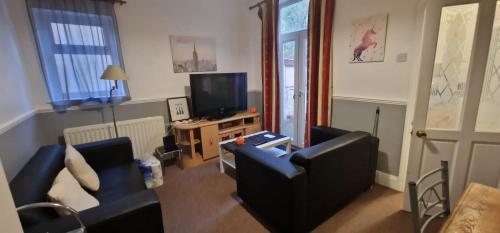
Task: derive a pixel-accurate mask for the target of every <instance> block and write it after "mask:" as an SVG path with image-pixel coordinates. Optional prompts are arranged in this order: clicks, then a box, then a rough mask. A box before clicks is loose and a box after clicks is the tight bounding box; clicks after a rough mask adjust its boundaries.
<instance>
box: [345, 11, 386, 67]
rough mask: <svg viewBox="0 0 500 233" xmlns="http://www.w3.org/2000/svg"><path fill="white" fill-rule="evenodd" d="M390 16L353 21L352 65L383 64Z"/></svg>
mask: <svg viewBox="0 0 500 233" xmlns="http://www.w3.org/2000/svg"><path fill="white" fill-rule="evenodd" d="M388 18H389V16H388V14H383V15H375V16H371V17H367V18H364V19H360V20H356V21H353V23H352V31H351V38H350V45H349V47H350V51H352V53H351V57H350V58H349V62H350V63H363V62H383V61H384V58H385V38H386V35H387V19H388Z"/></svg>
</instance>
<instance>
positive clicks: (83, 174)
mask: <svg viewBox="0 0 500 233" xmlns="http://www.w3.org/2000/svg"><path fill="white" fill-rule="evenodd" d="M64 164H65V165H66V167H67V168H68V170H69V171H70V172H71V174H73V176H74V177H75V178H76V180H78V182H79V183H80V184H81V185H82V186H83V187H85V188H88V189H89V190H92V191H97V190H99V177H98V176H97V174H96V173H95V171H94V169H92V168H91V167H90V165H89V164H88V163H87V162H86V161H85V159H84V158H83V156H82V154H80V152H78V151H77V150H76V149H75V148H74V147H73V146H72V145H69V144H68V145H66V157H65V158H64Z"/></svg>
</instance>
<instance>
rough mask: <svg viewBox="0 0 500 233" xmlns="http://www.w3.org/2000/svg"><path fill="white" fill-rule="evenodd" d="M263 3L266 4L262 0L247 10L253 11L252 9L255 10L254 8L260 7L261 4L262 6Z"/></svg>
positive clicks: (265, 0)
mask: <svg viewBox="0 0 500 233" xmlns="http://www.w3.org/2000/svg"><path fill="white" fill-rule="evenodd" d="M265 2H267V0H263V1H261V2H259V3H257V4H255V5H253V6H250V7H249V8H248V9H249V10H253V9H254V8H256V7H260V5H262V4H263V3H265Z"/></svg>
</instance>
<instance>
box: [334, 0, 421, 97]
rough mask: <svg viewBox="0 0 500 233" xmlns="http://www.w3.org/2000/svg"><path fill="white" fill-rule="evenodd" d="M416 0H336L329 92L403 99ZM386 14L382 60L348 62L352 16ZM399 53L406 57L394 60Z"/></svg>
mask: <svg viewBox="0 0 500 233" xmlns="http://www.w3.org/2000/svg"><path fill="white" fill-rule="evenodd" d="M418 1H419V0H404V1H401V0H377V1H374V0H337V1H336V9H335V16H334V17H335V18H334V36H333V41H334V44H333V45H334V46H333V59H334V61H333V95H334V96H345V97H361V98H370V99H381V100H395V101H403V102H406V101H407V100H408V98H409V89H410V80H411V77H412V68H413V62H414V58H415V57H416V51H415V47H416V46H415V37H416V36H417V33H416V28H415V27H416V14H417V10H416V9H417V3H418ZM384 13H387V14H389V21H388V27H387V41H386V50H385V61H384V62H374V63H361V64H350V63H349V59H350V58H352V51H351V50H350V49H349V39H350V38H349V37H350V34H351V23H352V21H353V20H356V19H362V18H365V17H369V16H372V15H377V14H384ZM400 53H407V54H408V61H407V62H405V63H397V62H396V57H397V55H398V54H400Z"/></svg>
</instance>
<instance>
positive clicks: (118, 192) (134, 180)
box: [91, 162, 146, 205]
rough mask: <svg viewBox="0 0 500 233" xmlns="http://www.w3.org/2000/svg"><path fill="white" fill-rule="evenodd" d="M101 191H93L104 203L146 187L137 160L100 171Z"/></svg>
mask: <svg viewBox="0 0 500 233" xmlns="http://www.w3.org/2000/svg"><path fill="white" fill-rule="evenodd" d="M97 175H98V176H99V180H100V181H101V187H100V188H99V191H97V192H93V193H91V194H92V195H93V196H94V197H95V198H97V200H99V202H100V203H101V205H102V204H105V203H109V202H113V201H116V200H118V199H121V198H123V197H125V196H127V195H129V194H131V193H134V192H138V191H141V190H144V189H146V186H145V184H144V178H143V176H142V173H141V172H140V171H139V168H138V164H137V163H136V162H133V163H127V164H123V165H119V166H115V167H112V168H108V169H105V170H102V171H100V172H99V173H98V174H97Z"/></svg>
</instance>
